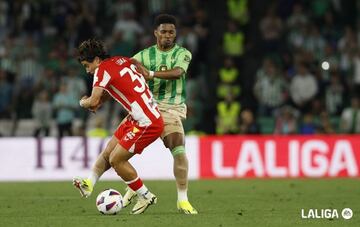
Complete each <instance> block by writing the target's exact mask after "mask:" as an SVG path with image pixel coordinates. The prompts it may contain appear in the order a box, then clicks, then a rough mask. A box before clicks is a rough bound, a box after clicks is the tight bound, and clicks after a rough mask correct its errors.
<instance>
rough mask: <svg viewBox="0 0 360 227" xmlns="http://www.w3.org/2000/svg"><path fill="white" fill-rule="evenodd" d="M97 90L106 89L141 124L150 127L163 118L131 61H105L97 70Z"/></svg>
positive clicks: (94, 84)
mask: <svg viewBox="0 0 360 227" xmlns="http://www.w3.org/2000/svg"><path fill="white" fill-rule="evenodd" d="M93 87H101V88H103V89H105V90H106V91H107V92H108V93H109V94H110V95H111V96H112V97H113V98H114V99H115V100H116V101H118V102H119V103H121V105H122V106H123V107H124V108H125V109H126V110H127V111H128V112H129V113H130V115H131V116H132V118H133V119H134V120H136V121H138V123H139V126H148V125H150V124H151V123H152V122H155V121H156V120H157V119H159V118H160V112H159V110H158V108H157V104H156V102H155V100H154V99H153V95H152V93H151V91H150V90H149V87H148V85H147V84H146V82H145V79H144V77H143V76H142V75H141V74H140V73H139V72H138V71H137V70H136V66H135V65H134V64H132V62H131V61H130V59H129V58H126V57H121V56H115V57H112V58H108V59H105V60H104V61H102V62H101V63H100V65H99V67H98V68H97V69H96V70H95V73H94V82H93Z"/></svg>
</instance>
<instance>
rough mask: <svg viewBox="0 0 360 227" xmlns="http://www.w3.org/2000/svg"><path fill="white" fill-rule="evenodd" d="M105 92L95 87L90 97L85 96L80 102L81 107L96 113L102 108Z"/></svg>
mask: <svg viewBox="0 0 360 227" xmlns="http://www.w3.org/2000/svg"><path fill="white" fill-rule="evenodd" d="M103 91H104V90H103V89H102V88H100V87H94V88H93V90H92V92H91V96H90V97H86V96H85V97H83V98H82V99H81V100H80V106H81V107H84V108H85V109H89V110H91V111H96V110H97V109H98V108H99V107H100V106H101V103H102V101H101V99H102V97H103Z"/></svg>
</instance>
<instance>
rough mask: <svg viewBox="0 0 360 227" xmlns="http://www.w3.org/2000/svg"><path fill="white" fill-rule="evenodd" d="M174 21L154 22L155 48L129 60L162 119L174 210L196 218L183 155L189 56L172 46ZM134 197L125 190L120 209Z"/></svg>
mask: <svg viewBox="0 0 360 227" xmlns="http://www.w3.org/2000/svg"><path fill="white" fill-rule="evenodd" d="M176 24H177V23H176V18H175V17H174V16H172V15H168V14H161V15H159V16H157V17H156V18H155V23H154V25H155V26H154V29H155V30H154V35H155V37H156V44H155V45H153V46H151V47H149V48H147V49H144V50H142V51H140V52H139V53H137V54H136V55H135V56H134V57H133V58H134V59H136V60H137V61H139V62H140V63H141V64H142V65H141V64H140V65H138V68H140V71H142V74H143V75H144V77H145V78H146V79H147V81H148V85H149V88H150V90H151V91H152V93H153V95H154V98H155V100H156V101H157V103H158V106H159V109H160V112H161V115H162V116H163V119H164V131H163V133H162V135H161V138H162V140H163V142H164V144H165V146H166V147H167V148H169V150H170V151H171V153H172V155H173V158H174V168H173V171H174V175H175V178H176V186H177V192H178V200H177V208H178V209H179V210H180V211H181V212H184V213H186V214H197V213H198V212H197V210H196V209H194V208H193V206H192V205H191V204H190V202H189V200H188V196H187V189H188V160H187V157H186V153H185V136H184V134H185V133H184V128H183V125H182V120H183V119H185V118H186V105H185V98H186V92H185V78H186V72H187V69H188V66H189V64H190V61H191V57H192V55H191V53H190V51H188V50H187V49H186V48H184V47H181V46H179V45H177V44H176V43H175V38H176ZM133 196H136V193H134V192H133V191H132V190H131V189H129V188H128V189H127V192H126V194H125V196H124V205H125V206H126V205H128V204H129V203H130V202H131V199H132V197H133Z"/></svg>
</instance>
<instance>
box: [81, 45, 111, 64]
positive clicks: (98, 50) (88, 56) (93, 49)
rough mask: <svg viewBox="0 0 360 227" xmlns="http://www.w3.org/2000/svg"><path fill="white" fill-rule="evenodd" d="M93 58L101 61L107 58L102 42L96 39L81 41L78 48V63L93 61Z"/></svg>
mask: <svg viewBox="0 0 360 227" xmlns="http://www.w3.org/2000/svg"><path fill="white" fill-rule="evenodd" d="M95 57H99V58H100V59H101V60H103V59H105V58H108V57H109V55H108V53H107V52H106V50H105V47H104V44H103V42H101V41H100V40H97V39H88V40H85V41H83V42H82V43H81V44H80V45H79V47H78V61H79V62H82V61H88V62H92V61H94V59H95Z"/></svg>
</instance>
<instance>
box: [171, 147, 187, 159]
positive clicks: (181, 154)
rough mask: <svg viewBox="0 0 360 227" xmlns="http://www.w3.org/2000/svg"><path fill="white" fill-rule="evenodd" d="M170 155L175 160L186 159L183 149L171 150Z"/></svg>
mask: <svg viewBox="0 0 360 227" xmlns="http://www.w3.org/2000/svg"><path fill="white" fill-rule="evenodd" d="M171 154H172V156H173V157H174V158H175V159H184V158H186V154H185V147H184V146H177V147H175V148H173V149H171Z"/></svg>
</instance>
